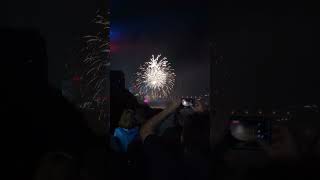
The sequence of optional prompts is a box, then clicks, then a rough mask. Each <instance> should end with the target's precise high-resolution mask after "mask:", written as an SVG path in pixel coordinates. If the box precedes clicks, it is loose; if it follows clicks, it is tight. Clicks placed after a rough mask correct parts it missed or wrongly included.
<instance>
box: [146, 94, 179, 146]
mask: <svg viewBox="0 0 320 180" xmlns="http://www.w3.org/2000/svg"><path fill="white" fill-rule="evenodd" d="M180 105H181V100H180V99H179V100H174V101H173V102H171V103H170V105H169V106H168V107H167V108H166V109H164V110H163V111H161V112H160V113H158V114H157V115H155V116H153V117H152V118H151V119H149V120H148V121H147V122H146V123H145V124H143V125H142V127H141V129H140V136H141V139H142V142H143V141H144V140H145V139H146V138H147V137H148V136H149V135H151V134H154V132H155V129H156V128H157V127H158V126H159V125H160V123H161V122H162V121H163V120H164V119H165V118H166V117H167V116H168V115H170V114H171V113H173V112H174V111H176V109H177V108H178V107H179V106H180Z"/></svg>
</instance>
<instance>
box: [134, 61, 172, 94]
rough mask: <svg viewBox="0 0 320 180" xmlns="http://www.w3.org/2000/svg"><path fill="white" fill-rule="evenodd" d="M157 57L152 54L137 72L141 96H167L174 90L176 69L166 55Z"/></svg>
mask: <svg viewBox="0 0 320 180" xmlns="http://www.w3.org/2000/svg"><path fill="white" fill-rule="evenodd" d="M160 57H161V55H158V56H157V57H156V58H155V57H154V55H152V58H151V59H150V61H148V62H146V63H145V64H143V65H142V66H140V68H139V70H140V71H139V72H137V79H136V83H137V87H138V91H139V94H140V95H141V96H145V95H148V96H151V97H152V98H164V97H167V96H168V95H169V94H170V92H171V91H172V89H173V87H174V83H175V76H176V75H175V73H174V69H173V68H171V66H170V63H169V62H168V61H167V58H166V57H163V58H160Z"/></svg>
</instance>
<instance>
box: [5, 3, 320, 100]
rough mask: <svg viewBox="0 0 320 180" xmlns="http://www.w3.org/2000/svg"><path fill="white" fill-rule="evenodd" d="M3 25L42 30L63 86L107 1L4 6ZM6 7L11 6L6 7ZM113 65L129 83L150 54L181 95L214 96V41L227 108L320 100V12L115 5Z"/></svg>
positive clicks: (285, 7) (53, 74) (265, 6)
mask: <svg viewBox="0 0 320 180" xmlns="http://www.w3.org/2000/svg"><path fill="white" fill-rule="evenodd" d="M1 3H2V4H1V6H0V7H1V17H0V18H1V26H2V27H3V26H4V27H16V28H20V27H31V28H36V29H39V30H40V32H41V34H42V35H43V37H44V38H45V40H46V42H47V52H48V70H49V72H48V75H49V76H48V77H49V82H50V83H51V84H53V85H54V86H55V87H58V88H59V87H60V83H61V80H62V79H63V76H64V69H63V68H64V64H65V63H67V62H72V61H76V60H78V59H79V50H80V49H81V48H82V47H83V46H82V45H83V42H82V40H81V37H82V36H83V35H86V34H90V33H94V32H95V29H94V27H93V26H92V23H91V20H92V19H93V18H94V16H95V12H96V10H97V9H99V8H101V7H103V6H104V4H106V2H104V1H101V0H96V1H92V0H90V1H89V0H86V1H76V0H70V1H62V0H45V1H41V2H40V1H28V2H27V1H21V2H20V1H19V2H15V1H7V2H4V1H2V2H1ZM3 3H4V5H3ZM111 5H112V6H111V15H112V17H111V28H112V29H111V34H110V36H111V40H112V43H111V48H112V60H111V61H112V68H113V69H120V70H123V71H124V72H125V75H126V78H127V85H130V81H132V80H133V79H134V78H133V75H134V73H135V72H136V69H137V68H138V67H139V65H141V64H142V63H143V62H144V61H145V60H148V59H149V58H150V56H151V54H158V53H162V55H164V56H166V57H168V59H169V61H171V62H172V66H173V67H174V68H175V69H176V74H177V87H176V88H177V89H176V92H177V93H178V94H179V95H200V94H203V93H205V92H206V91H209V87H210V83H209V78H210V75H209V60H210V51H209V42H215V43H216V47H217V52H218V55H221V56H223V61H222V62H220V65H218V67H216V68H217V69H218V70H219V71H220V72H219V73H218V76H219V77H217V79H219V80H218V81H217V82H218V83H217V82H212V84H213V85H214V90H218V92H219V93H220V94H219V96H221V97H223V98H222V99H223V100H224V101H225V102H226V103H228V104H234V106H242V105H244V104H247V105H250V106H259V105H261V104H299V103H313V102H319V100H320V98H319V90H320V89H319V81H318V77H319V75H320V74H319V70H318V67H319V65H318V64H319V63H317V62H318V61H319V56H320V55H319V47H320V45H319V42H320V41H319V40H320V38H319V32H320V29H319V23H318V22H319V13H318V10H317V9H316V6H314V5H313V4H307V3H306V2H302V1H301V2H298V3H295V2H290V3H280V2H275V3H272V2H270V1H265V2H264V1H256V2H253V1H252V2H248V1H235V0H226V1H223V2H222V1H211V4H210V5H208V1H206V0H202V1H195V0H187V1H183V2H182V1H169V0H157V1H146V0H136V1H132V0H113V1H112V2H111Z"/></svg>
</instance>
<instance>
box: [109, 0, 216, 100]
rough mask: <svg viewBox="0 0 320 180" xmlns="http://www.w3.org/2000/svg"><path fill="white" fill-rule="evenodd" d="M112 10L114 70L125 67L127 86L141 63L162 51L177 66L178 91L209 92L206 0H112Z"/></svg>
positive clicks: (181, 92)
mask: <svg viewBox="0 0 320 180" xmlns="http://www.w3.org/2000/svg"><path fill="white" fill-rule="evenodd" d="M203 2H206V1H203ZM111 14H112V18H111V50H112V69H115V70H122V71H124V73H125V76H126V85H127V87H128V88H130V86H131V85H132V84H131V82H132V81H134V80H135V76H134V75H135V73H136V71H137V69H138V67H139V66H140V65H141V64H143V63H144V62H145V61H147V60H149V59H150V58H151V55H152V54H155V55H156V54H162V55H163V56H166V57H167V58H168V60H169V62H171V65H172V67H173V68H174V69H175V73H176V75H177V77H176V89H175V92H176V94H177V95H182V96H187V95H189V96H191V95H204V94H205V93H208V92H209V77H210V75H209V72H210V71H209V55H210V54H209V36H208V26H207V25H208V10H207V6H206V4H205V3H201V1H200V2H198V1H197V2H196V1H190V2H189V1H185V2H184V3H181V2H180V3H175V2H174V1H163V0H162V1H160V0H158V1H146V0H138V1H129V0H114V1H112V11H111Z"/></svg>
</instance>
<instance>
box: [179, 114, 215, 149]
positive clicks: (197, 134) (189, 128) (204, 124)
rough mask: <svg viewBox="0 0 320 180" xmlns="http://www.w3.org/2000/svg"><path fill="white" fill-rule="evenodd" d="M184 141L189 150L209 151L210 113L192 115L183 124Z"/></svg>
mask: <svg viewBox="0 0 320 180" xmlns="http://www.w3.org/2000/svg"><path fill="white" fill-rule="evenodd" d="M182 136H183V137H182V138H183V143H184V145H185V148H186V149H187V150H191V151H194V150H195V151H201V152H203V153H208V152H209V140H210V118H209V114H208V113H195V114H193V115H190V116H189V117H188V118H187V119H186V120H185V121H184V124H183V132H182Z"/></svg>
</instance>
